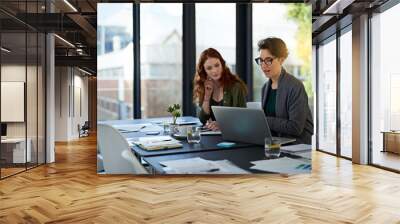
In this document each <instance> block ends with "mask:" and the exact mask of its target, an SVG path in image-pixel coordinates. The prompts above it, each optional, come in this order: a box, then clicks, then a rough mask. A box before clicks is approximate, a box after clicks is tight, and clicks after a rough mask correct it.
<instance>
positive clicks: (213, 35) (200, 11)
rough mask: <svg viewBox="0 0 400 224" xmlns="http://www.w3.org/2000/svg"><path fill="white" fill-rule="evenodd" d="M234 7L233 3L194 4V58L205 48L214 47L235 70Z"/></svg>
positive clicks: (233, 70) (232, 69)
mask: <svg viewBox="0 0 400 224" xmlns="http://www.w3.org/2000/svg"><path fill="white" fill-rule="evenodd" d="M235 21H236V7H235V4H234V3H218V4H216V3H212V4H206V3H198V4H196V59H197V60H198V58H199V56H200V54H201V52H202V51H203V50H205V49H207V48H210V47H212V48H215V49H216V50H217V51H219V53H220V54H221V55H222V57H223V58H224V59H225V61H226V65H227V66H228V67H229V68H230V69H231V71H232V72H233V73H234V72H235V71H236V22H235Z"/></svg>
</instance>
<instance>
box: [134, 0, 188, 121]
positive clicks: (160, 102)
mask: <svg viewBox="0 0 400 224" xmlns="http://www.w3.org/2000/svg"><path fill="white" fill-rule="evenodd" d="M140 29H141V30H140V48H141V54H140V59H141V65H140V69H141V70H140V71H141V103H142V105H141V112H142V117H143V118H147V117H161V116H168V115H169V113H168V112H167V108H168V105H170V104H176V103H179V104H182V88H181V86H182V4H157V3H155V4H153V3H149V4H141V5H140Z"/></svg>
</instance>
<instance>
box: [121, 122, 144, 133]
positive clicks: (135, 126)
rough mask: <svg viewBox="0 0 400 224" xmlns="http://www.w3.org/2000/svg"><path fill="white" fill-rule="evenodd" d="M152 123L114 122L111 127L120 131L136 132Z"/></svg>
mask: <svg viewBox="0 0 400 224" xmlns="http://www.w3.org/2000/svg"><path fill="white" fill-rule="evenodd" d="M149 125H152V124H114V125H113V127H114V128H116V129H117V130H118V131H120V132H122V133H123V132H138V131H140V130H141V129H143V128H145V127H147V126H149Z"/></svg>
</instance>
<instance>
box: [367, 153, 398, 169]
mask: <svg viewBox="0 0 400 224" xmlns="http://www.w3.org/2000/svg"><path fill="white" fill-rule="evenodd" d="M372 162H373V163H374V164H377V165H380V166H384V167H388V168H391V169H395V170H400V155H399V154H396V153H392V152H381V151H374V154H373V157H372Z"/></svg>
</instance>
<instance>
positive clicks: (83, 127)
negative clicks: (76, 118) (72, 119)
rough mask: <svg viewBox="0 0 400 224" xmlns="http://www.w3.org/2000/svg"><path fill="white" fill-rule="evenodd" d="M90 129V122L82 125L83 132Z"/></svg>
mask: <svg viewBox="0 0 400 224" xmlns="http://www.w3.org/2000/svg"><path fill="white" fill-rule="evenodd" d="M89 128H90V126H89V121H85V123H84V124H83V125H82V129H83V130H88V129H89Z"/></svg>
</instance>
